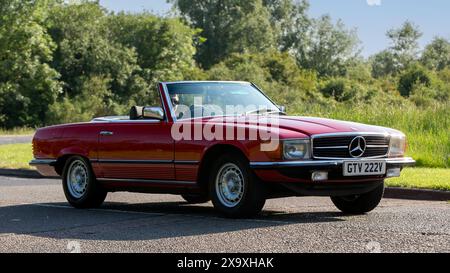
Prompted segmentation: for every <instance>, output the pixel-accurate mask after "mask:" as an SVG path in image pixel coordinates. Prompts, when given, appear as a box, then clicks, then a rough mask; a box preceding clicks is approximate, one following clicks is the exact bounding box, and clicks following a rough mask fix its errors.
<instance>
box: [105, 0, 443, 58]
mask: <svg viewBox="0 0 450 273" xmlns="http://www.w3.org/2000/svg"><path fill="white" fill-rule="evenodd" d="M309 2H310V10H309V14H310V15H311V16H312V17H319V16H321V15H324V14H329V15H330V16H331V17H332V18H333V19H335V20H337V19H342V21H343V22H344V24H345V25H346V26H347V27H348V28H354V29H356V30H357V33H358V36H359V39H360V40H361V47H362V54H363V56H365V57H368V56H370V55H372V54H375V53H377V52H379V51H381V50H383V49H385V48H387V47H388V46H389V40H388V39H387V38H386V32H387V31H388V30H389V29H391V28H398V27H400V26H401V25H402V24H403V22H405V21H406V20H409V21H412V22H414V23H415V24H416V25H418V26H419V27H420V30H421V31H422V32H423V34H424V35H423V37H422V38H421V40H420V44H421V46H422V47H423V46H424V45H426V44H427V43H429V42H430V41H431V40H432V39H433V38H434V37H435V36H442V37H445V38H447V39H450V1H449V0H334V1H333V0H310V1H309ZM100 3H101V4H102V5H103V6H105V7H106V8H108V9H110V10H113V11H128V12H139V11H142V10H147V11H152V12H154V13H157V14H161V15H163V14H165V13H167V12H168V11H169V10H170V8H171V5H170V4H167V3H166V0H127V1H123V0H100Z"/></svg>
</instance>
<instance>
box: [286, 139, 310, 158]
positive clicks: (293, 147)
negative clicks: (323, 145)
mask: <svg viewBox="0 0 450 273" xmlns="http://www.w3.org/2000/svg"><path fill="white" fill-rule="evenodd" d="M283 158H284V159H286V160H300V159H309V158H311V142H310V141H309V139H302V140H286V141H284V142H283Z"/></svg>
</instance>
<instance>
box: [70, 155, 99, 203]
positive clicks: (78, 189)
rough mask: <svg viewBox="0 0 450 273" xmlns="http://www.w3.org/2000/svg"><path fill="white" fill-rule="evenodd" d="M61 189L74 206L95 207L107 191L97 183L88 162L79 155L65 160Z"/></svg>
mask: <svg viewBox="0 0 450 273" xmlns="http://www.w3.org/2000/svg"><path fill="white" fill-rule="evenodd" d="M63 189H64V194H65V196H66V199H67V201H68V202H69V203H70V205H72V206H73V207H75V208H80V209H85V208H96V207H99V206H100V205H101V204H102V203H103V202H104V201H105V198H106V195H107V191H106V190H105V189H103V188H102V187H101V185H99V183H98V182H97V180H96V179H95V175H94V172H93V171H92V168H91V166H90V164H89V162H88V161H87V160H86V159H84V158H82V157H79V156H74V157H71V158H70V159H69V160H67V162H66V165H65V167H64V171H63Z"/></svg>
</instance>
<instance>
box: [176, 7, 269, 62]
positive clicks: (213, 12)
mask: <svg viewBox="0 0 450 273" xmlns="http://www.w3.org/2000/svg"><path fill="white" fill-rule="evenodd" d="M169 2H172V3H174V4H175V6H176V7H177V8H178V10H179V11H180V13H181V15H182V16H183V17H184V19H185V20H186V21H187V22H189V23H190V24H191V25H192V26H193V27H194V28H199V29H201V30H202V33H201V35H202V37H204V38H205V39H206V40H205V41H204V42H203V43H201V44H200V45H199V46H198V54H197V61H198V62H199V63H200V65H201V66H203V67H204V68H209V67H211V66H212V65H214V64H216V63H218V62H220V61H221V60H224V59H225V58H226V57H228V56H230V54H231V53H244V52H249V53H251V52H261V51H266V50H268V49H271V48H273V47H275V45H276V36H275V34H274V32H273V30H272V27H271V23H270V19H269V18H270V13H269V11H268V9H267V8H266V7H265V6H264V5H263V3H262V0H248V1H241V0H197V1H192V0H169Z"/></svg>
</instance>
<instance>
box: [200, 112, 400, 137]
mask: <svg viewBox="0 0 450 273" xmlns="http://www.w3.org/2000/svg"><path fill="white" fill-rule="evenodd" d="M201 120H202V122H207V123H210V124H211V123H214V124H224V123H228V124H230V123H234V124H236V126H244V127H255V126H259V127H260V128H270V127H271V126H276V124H277V123H278V128H279V134H280V136H281V137H282V138H295V137H304V136H312V135H318V134H330V133H347V132H348V133H355V132H362V133H381V134H401V132H400V131H397V130H394V129H391V128H386V127H380V126H373V125H367V124H362V123H356V122H349V121H340V120H333V119H326V118H315V117H299V116H280V117H278V116H248V117H210V118H203V119H201ZM267 124H270V125H269V126H267Z"/></svg>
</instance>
